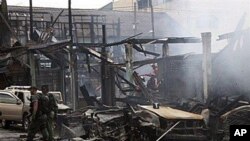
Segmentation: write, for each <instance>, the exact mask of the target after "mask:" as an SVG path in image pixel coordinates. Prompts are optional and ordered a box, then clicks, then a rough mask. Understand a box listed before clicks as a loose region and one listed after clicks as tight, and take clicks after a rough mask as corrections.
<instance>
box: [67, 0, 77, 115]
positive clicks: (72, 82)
mask: <svg viewBox="0 0 250 141" xmlns="http://www.w3.org/2000/svg"><path fill="white" fill-rule="evenodd" d="M68 2H69V4H68V6H69V8H68V11H69V36H70V40H71V43H73V34H72V14H71V0H69V1H68ZM69 61H70V64H69V70H70V76H71V77H70V92H71V95H72V105H73V110H74V111H75V110H76V92H75V69H74V68H75V67H74V66H75V60H74V52H73V47H72V45H70V53H69Z"/></svg>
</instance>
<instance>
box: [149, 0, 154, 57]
mask: <svg viewBox="0 0 250 141" xmlns="http://www.w3.org/2000/svg"><path fill="white" fill-rule="evenodd" d="M149 5H150V11H151V25H152V38H153V39H154V38H155V23H154V8H153V4H152V0H149ZM152 51H153V52H155V45H153V49H152Z"/></svg>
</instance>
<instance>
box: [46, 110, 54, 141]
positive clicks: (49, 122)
mask: <svg viewBox="0 0 250 141" xmlns="http://www.w3.org/2000/svg"><path fill="white" fill-rule="evenodd" d="M54 117H55V115H54V112H50V114H49V115H48V120H47V122H46V127H47V131H48V135H49V138H48V141H54V125H55V118H54Z"/></svg>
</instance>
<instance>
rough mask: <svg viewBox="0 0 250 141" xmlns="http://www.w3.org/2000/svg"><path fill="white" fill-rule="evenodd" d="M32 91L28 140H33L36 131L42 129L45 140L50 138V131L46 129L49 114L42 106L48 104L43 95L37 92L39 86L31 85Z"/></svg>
mask: <svg viewBox="0 0 250 141" xmlns="http://www.w3.org/2000/svg"><path fill="white" fill-rule="evenodd" d="M29 90H30V93H31V99H30V100H31V104H30V106H31V107H30V113H31V117H32V119H31V123H30V125H29V128H28V137H27V141H33V138H34V137H35V135H36V133H37V132H38V131H39V130H40V131H41V133H42V135H43V140H44V141H47V140H48V131H47V129H46V120H47V115H46V111H45V110H44V109H43V108H42V107H44V106H45V105H44V104H46V103H45V102H42V101H43V98H42V95H41V94H37V93H36V92H37V88H36V87H33V86H32V87H30V89H29Z"/></svg>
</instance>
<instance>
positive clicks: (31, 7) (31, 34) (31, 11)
mask: <svg viewBox="0 0 250 141" xmlns="http://www.w3.org/2000/svg"><path fill="white" fill-rule="evenodd" d="M30 39H31V40H32V39H33V6H32V0H30Z"/></svg>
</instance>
